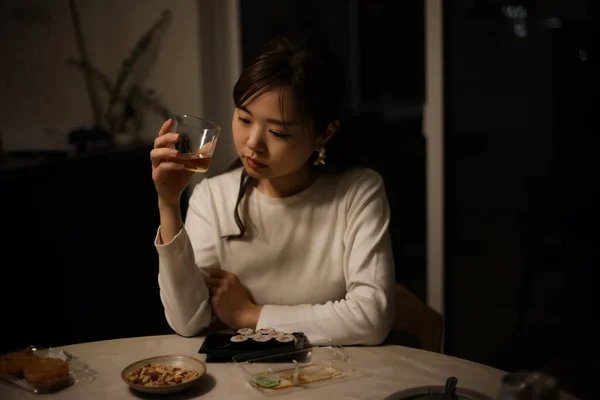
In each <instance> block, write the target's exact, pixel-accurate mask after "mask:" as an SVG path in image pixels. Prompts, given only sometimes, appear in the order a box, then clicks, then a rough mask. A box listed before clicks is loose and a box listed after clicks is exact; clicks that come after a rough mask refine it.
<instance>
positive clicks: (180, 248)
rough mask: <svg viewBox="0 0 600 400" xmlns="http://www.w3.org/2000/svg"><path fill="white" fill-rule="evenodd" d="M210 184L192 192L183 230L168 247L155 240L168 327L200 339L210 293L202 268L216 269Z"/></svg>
mask: <svg viewBox="0 0 600 400" xmlns="http://www.w3.org/2000/svg"><path fill="white" fill-rule="evenodd" d="M209 203H210V201H209V191H208V183H207V182H206V180H202V181H201V182H200V183H199V184H198V185H196V187H195V188H194V191H193V192H192V195H191V196H190V200H189V207H188V212H187V215H186V220H185V224H184V227H183V228H182V229H181V231H180V232H179V233H178V234H177V235H176V236H175V237H174V238H173V240H171V241H170V242H169V243H166V244H162V243H161V242H160V227H159V230H158V233H157V236H156V239H155V246H156V249H157V251H158V265H159V267H158V285H159V288H160V299H161V301H162V304H163V307H164V310H165V316H166V319H167V322H168V323H169V326H170V327H171V328H172V329H173V330H174V331H175V332H177V333H178V334H180V335H182V336H194V335H197V334H198V333H199V332H200V331H202V329H204V328H205V327H207V326H208V325H209V323H210V319H211V315H212V311H211V308H210V302H209V293H208V288H207V287H206V284H205V283H204V275H203V273H202V271H201V269H200V268H202V267H210V266H214V265H217V257H216V251H215V246H214V239H213V237H214V236H213V235H212V229H211V228H212V218H211V217H210V215H211V214H210V212H209V210H208V208H209V206H208V204H209Z"/></svg>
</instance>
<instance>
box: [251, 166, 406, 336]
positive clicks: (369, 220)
mask: <svg viewBox="0 0 600 400" xmlns="http://www.w3.org/2000/svg"><path fill="white" fill-rule="evenodd" d="M358 180H360V182H359V183H357V184H356V185H355V186H354V187H353V188H352V189H351V191H350V193H349V196H348V204H347V214H346V215H347V217H346V227H345V233H344V246H345V251H344V274H345V278H346V296H345V298H344V299H341V300H337V301H330V302H327V303H325V304H303V305H297V306H280V305H265V306H263V309H262V311H261V314H260V317H259V321H258V324H257V329H260V328H264V327H272V328H275V329H278V330H282V331H285V332H304V333H305V334H306V336H307V337H308V339H309V341H310V342H311V343H312V344H316V345H326V344H334V345H360V344H363V345H377V344H380V343H381V342H383V340H384V339H385V338H386V336H387V335H388V333H389V331H390V329H391V325H392V318H393V315H394V285H395V282H396V280H395V272H394V260H393V254H392V247H391V241H390V235H389V230H388V226H389V219H390V213H389V205H388V201H387V197H386V194H385V188H384V185H383V180H382V179H381V177H380V176H379V175H378V174H377V173H375V172H372V171H370V172H368V173H367V174H366V175H363V176H362V177H359V179H358Z"/></svg>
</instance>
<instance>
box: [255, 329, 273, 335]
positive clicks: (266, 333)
mask: <svg viewBox="0 0 600 400" xmlns="http://www.w3.org/2000/svg"><path fill="white" fill-rule="evenodd" d="M273 332H275V329H273V328H262V329H259V330H257V331H256V333H260V334H261V335H268V334H269V333H273Z"/></svg>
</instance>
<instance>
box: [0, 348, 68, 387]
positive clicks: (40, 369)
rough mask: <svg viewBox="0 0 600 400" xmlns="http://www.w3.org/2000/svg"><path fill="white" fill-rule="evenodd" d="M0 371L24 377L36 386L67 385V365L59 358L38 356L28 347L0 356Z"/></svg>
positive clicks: (20, 377)
mask: <svg viewBox="0 0 600 400" xmlns="http://www.w3.org/2000/svg"><path fill="white" fill-rule="evenodd" d="M0 373H4V374H8V375H12V376H14V377H16V378H19V379H22V378H25V381H27V382H28V383H30V384H31V385H33V386H34V387H36V388H44V389H57V388H59V387H61V386H63V385H68V383H69V382H68V378H69V365H68V364H67V363H66V362H65V361H63V360H61V359H60V358H51V357H40V356H38V355H37V354H35V353H34V352H33V349H31V348H29V349H26V350H23V351H16V352H13V353H8V354H4V355H3V356H0Z"/></svg>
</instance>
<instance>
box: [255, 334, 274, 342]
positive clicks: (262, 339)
mask: <svg viewBox="0 0 600 400" xmlns="http://www.w3.org/2000/svg"><path fill="white" fill-rule="evenodd" d="M252 340H254V341H255V342H268V341H269V340H271V336H269V335H260V336H256V337H253V338H252Z"/></svg>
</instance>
